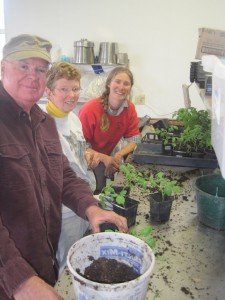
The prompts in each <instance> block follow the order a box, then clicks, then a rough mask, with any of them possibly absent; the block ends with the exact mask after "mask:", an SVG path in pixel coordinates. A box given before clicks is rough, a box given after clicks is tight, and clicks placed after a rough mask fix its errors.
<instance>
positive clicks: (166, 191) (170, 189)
mask: <svg viewBox="0 0 225 300" xmlns="http://www.w3.org/2000/svg"><path fill="white" fill-rule="evenodd" d="M149 182H150V184H151V186H152V187H154V188H155V189H156V190H157V191H158V192H159V193H160V194H161V195H162V200H163V201H164V199H165V196H172V195H175V194H178V193H181V192H182V188H181V187H180V186H179V185H178V184H177V180H170V179H169V178H168V177H166V176H165V173H164V172H158V173H156V174H155V175H151V176H150V177H149Z"/></svg>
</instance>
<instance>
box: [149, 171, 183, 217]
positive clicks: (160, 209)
mask: <svg viewBox="0 0 225 300" xmlns="http://www.w3.org/2000/svg"><path fill="white" fill-rule="evenodd" d="M149 183H150V185H151V188H152V189H153V191H154V193H153V194H150V217H151V220H152V221H153V222H166V221H168V220H169V217H170V212H171V207H172V202H173V200H174V195H175V194H178V193H181V192H182V188H181V187H180V186H179V185H178V184H177V181H176V180H173V179H170V178H169V177H166V176H165V173H164V172H158V173H156V174H154V175H151V176H150V177H149Z"/></svg>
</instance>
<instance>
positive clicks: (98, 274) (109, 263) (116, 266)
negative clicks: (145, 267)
mask: <svg viewBox="0 0 225 300" xmlns="http://www.w3.org/2000/svg"><path fill="white" fill-rule="evenodd" d="M89 259H90V260H93V261H92V263H91V264H90V266H88V267H86V268H85V270H84V274H81V272H80V270H79V269H76V271H77V273H79V274H80V275H81V276H83V277H84V278H86V279H88V280H91V281H95V282H99V283H107V284H110V283H122V282H126V281H130V280H133V279H136V278H137V277H139V276H140V274H138V273H137V272H135V271H134V270H133V268H132V267H130V266H128V265H126V264H125V263H123V262H120V261H118V260H116V259H108V258H105V257H100V258H98V259H94V258H93V257H92V258H89Z"/></svg>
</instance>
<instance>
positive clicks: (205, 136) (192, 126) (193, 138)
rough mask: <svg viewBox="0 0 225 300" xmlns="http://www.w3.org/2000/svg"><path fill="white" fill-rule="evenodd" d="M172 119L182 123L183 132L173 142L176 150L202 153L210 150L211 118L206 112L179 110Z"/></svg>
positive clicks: (193, 108)
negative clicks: (184, 149)
mask: <svg viewBox="0 0 225 300" xmlns="http://www.w3.org/2000/svg"><path fill="white" fill-rule="evenodd" d="M173 117H175V118H176V120H177V121H180V122H182V123H183V126H184V130H183V131H182V132H181V134H180V136H179V137H177V138H176V140H175V141H174V142H175V143H176V149H177V150H183V148H186V149H187V152H203V150H204V149H205V148H207V149H211V148H212V145H211V118H210V115H209V113H208V111H207V110H197V109H196V108H195V107H189V108H180V109H179V110H178V111H176V112H174V114H173Z"/></svg>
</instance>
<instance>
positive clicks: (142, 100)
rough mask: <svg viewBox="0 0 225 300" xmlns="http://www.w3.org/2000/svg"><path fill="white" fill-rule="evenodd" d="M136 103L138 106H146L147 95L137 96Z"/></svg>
mask: <svg viewBox="0 0 225 300" xmlns="http://www.w3.org/2000/svg"><path fill="white" fill-rule="evenodd" d="M134 103H135V104H138V105H144V104H145V95H144V94H142V95H138V96H136V97H135V101H134Z"/></svg>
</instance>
